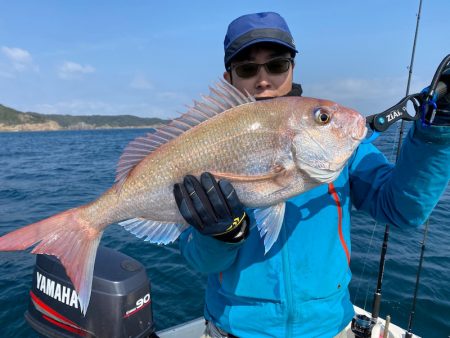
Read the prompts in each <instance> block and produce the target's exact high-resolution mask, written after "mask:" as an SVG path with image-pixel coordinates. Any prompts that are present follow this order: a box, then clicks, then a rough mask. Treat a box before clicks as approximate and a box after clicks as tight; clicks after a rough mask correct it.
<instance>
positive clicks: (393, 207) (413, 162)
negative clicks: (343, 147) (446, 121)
mask: <svg viewBox="0 0 450 338" xmlns="http://www.w3.org/2000/svg"><path fill="white" fill-rule="evenodd" d="M349 170H350V184H351V197H352V202H353V204H354V206H355V207H356V208H357V209H360V210H364V211H366V212H368V213H369V214H370V215H371V216H372V217H373V218H374V219H376V220H377V221H379V222H384V223H389V224H393V225H397V226H411V225H412V226H418V225H420V224H423V222H425V220H426V219H427V218H428V216H429V215H430V213H431V211H432V210H433V208H434V207H435V206H436V204H437V202H438V201H439V198H440V196H441V195H442V193H443V192H444V190H445V189H446V187H447V185H448V182H449V179H450V128H449V127H438V126H431V127H423V126H422V125H421V123H420V122H417V123H416V124H415V125H414V126H413V127H412V128H411V129H410V131H409V133H408V135H407V137H406V139H405V141H404V143H403V147H402V149H401V153H400V156H399V158H398V161H397V163H396V165H395V166H394V165H392V164H390V163H388V161H387V160H386V158H385V157H384V155H383V154H381V152H380V151H378V150H377V149H376V148H375V147H374V146H373V145H371V144H362V145H361V146H360V147H359V148H358V150H357V152H356V153H355V154H354V156H353V158H352V160H351V161H350V168H349Z"/></svg>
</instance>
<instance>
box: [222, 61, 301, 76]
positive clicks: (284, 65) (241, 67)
mask: <svg viewBox="0 0 450 338" xmlns="http://www.w3.org/2000/svg"><path fill="white" fill-rule="evenodd" d="M293 61H294V59H293V58H276V59H272V60H269V61H267V62H266V63H255V62H242V63H236V64H234V65H232V66H231V67H230V69H234V71H235V72H236V74H237V76H239V77H240V78H243V79H249V78H251V77H253V76H255V75H256V74H258V72H259V69H260V68H261V66H264V68H265V69H266V71H267V73H269V74H283V73H285V72H287V71H288V70H289V67H290V65H291V64H292V63H293Z"/></svg>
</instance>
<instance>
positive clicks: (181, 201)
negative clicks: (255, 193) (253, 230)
mask: <svg viewBox="0 0 450 338" xmlns="http://www.w3.org/2000/svg"><path fill="white" fill-rule="evenodd" d="M173 193H174V196H175V200H176V202H177V205H178V208H179V209H180V213H181V215H182V216H183V217H184V219H185V220H186V222H188V223H189V224H191V225H192V226H194V227H195V228H196V229H197V230H198V231H199V232H200V233H202V234H203V235H209V236H213V237H214V238H216V239H218V240H221V241H224V242H230V243H237V242H240V241H241V240H243V239H244V238H246V237H247V235H248V231H249V218H248V216H247V215H246V213H245V211H244V206H243V205H242V204H241V202H240V201H239V198H238V196H237V194H236V191H235V190H234V188H233V186H232V185H231V183H230V182H228V181H227V180H220V181H219V182H216V180H215V179H214V177H213V175H211V174H210V173H208V172H205V173H203V174H202V175H201V176H200V182H199V181H198V180H197V179H196V178H195V177H194V176H192V175H187V176H185V177H184V180H183V183H177V184H175V185H174V188H173Z"/></svg>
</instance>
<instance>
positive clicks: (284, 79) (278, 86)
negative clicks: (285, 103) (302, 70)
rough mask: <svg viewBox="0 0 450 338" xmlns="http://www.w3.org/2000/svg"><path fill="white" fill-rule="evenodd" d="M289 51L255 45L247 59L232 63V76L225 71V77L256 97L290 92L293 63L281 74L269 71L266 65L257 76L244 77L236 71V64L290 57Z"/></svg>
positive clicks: (262, 62)
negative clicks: (282, 51)
mask: <svg viewBox="0 0 450 338" xmlns="http://www.w3.org/2000/svg"><path fill="white" fill-rule="evenodd" d="M289 57H290V54H289V52H286V53H280V52H279V51H278V52H277V51H276V49H273V48H265V47H258V46H256V47H254V48H251V50H250V51H249V53H248V56H247V57H246V58H245V60H240V61H239V62H232V63H231V76H230V73H229V72H225V73H224V74H223V77H224V78H225V80H227V81H228V82H230V83H231V84H232V85H233V86H235V87H236V88H237V89H239V90H240V91H241V92H243V93H244V94H245V91H247V92H249V93H250V94H251V95H253V96H254V97H255V98H263V97H277V96H283V95H286V94H287V93H289V92H290V91H291V89H292V74H293V67H294V65H293V64H292V63H291V64H290V66H289V69H288V70H287V71H286V72H284V73H281V74H271V73H268V72H267V69H266V68H265V67H264V66H261V67H259V71H258V72H257V74H256V75H255V76H252V77H250V78H242V77H240V76H239V75H238V74H237V73H236V68H235V66H236V65H238V64H242V63H245V62H255V63H259V64H264V63H266V62H267V61H269V60H272V59H274V58H289Z"/></svg>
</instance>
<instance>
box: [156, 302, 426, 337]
mask: <svg viewBox="0 0 450 338" xmlns="http://www.w3.org/2000/svg"><path fill="white" fill-rule="evenodd" d="M355 312H356V313H358V314H365V315H366V316H368V317H370V313H368V312H367V311H364V310H363V309H361V308H359V307H357V306H355ZM385 324H386V322H385V320H384V319H381V318H379V319H378V321H377V324H376V325H375V326H374V328H373V330H372V337H373V338H379V337H383V329H384V326H385ZM204 328H205V319H204V318H203V317H201V318H197V319H194V320H191V321H189V322H186V323H183V324H180V325H176V326H173V327H170V328H168V329H165V330H162V331H160V332H157V335H158V336H159V337H160V338H181V337H183V338H199V337H201V335H202V333H203V330H204ZM388 329H389V334H388V335H387V336H386V337H388V338H403V337H405V330H404V329H402V328H401V327H399V326H397V325H395V324H392V323H390V324H389V327H388ZM346 330H347V338H354V337H355V335H354V334H353V332H352V330H351V328H350V324H349V325H348V326H347V328H346ZM380 331H381V332H380ZM413 337H415V338H420V337H419V336H416V335H413Z"/></svg>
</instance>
